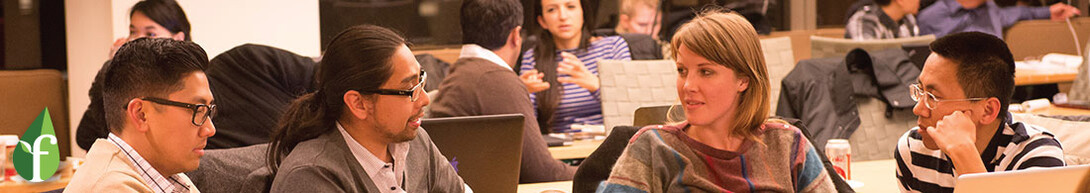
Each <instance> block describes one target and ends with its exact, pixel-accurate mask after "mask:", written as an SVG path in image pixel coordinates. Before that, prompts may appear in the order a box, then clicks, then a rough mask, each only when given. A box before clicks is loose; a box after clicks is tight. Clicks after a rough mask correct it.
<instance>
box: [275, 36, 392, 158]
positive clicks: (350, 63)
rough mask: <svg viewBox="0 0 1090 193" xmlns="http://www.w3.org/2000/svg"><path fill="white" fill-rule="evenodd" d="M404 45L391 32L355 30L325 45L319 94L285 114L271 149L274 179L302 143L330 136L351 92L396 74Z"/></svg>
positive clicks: (372, 86) (297, 102)
mask: <svg viewBox="0 0 1090 193" xmlns="http://www.w3.org/2000/svg"><path fill="white" fill-rule="evenodd" d="M404 46H405V39H404V38H401V36H400V35H398V34H397V33H395V32H393V31H390V30H389V29H386V28H382V27H378V26H373V25H359V26H353V27H350V28H348V29H345V30H344V31H341V33H340V34H337V36H336V37H334V38H333V40H332V41H330V42H329V44H328V45H327V46H326V50H325V52H324V54H323V55H322V61H321V62H319V64H318V69H317V73H316V74H315V76H314V77H315V78H314V80H315V85H316V89H315V90H317V91H315V92H314V93H309V94H306V95H303V96H301V97H299V99H296V100H295V101H293V102H292V103H291V106H290V107H289V108H288V109H287V111H285V112H284V115H283V116H282V117H281V118H280V122H279V123H277V126H276V130H274V132H273V135H272V138H271V142H270V143H269V149H268V151H267V159H268V166H269V169H270V171H272V174H273V175H276V172H277V169H278V168H279V167H280V164H281V163H282V162H283V161H284V158H286V157H287V155H288V154H289V153H291V151H292V149H295V146H297V145H299V143H302V142H303V141H306V140H310V139H314V138H317V137H318V136H321V135H324V134H328V133H331V132H336V131H333V130H334V128H335V127H336V124H335V123H336V121H337V119H339V118H340V116H341V115H342V114H343V113H344V109H345V103H344V94H345V93H347V92H348V91H350V90H357V91H359V90H374V89H378V88H379V86H382V84H383V83H385V82H386V80H387V79H389V78H390V76H392V73H393V65H391V64H390V58H392V57H393V55H394V53H395V52H396V51H397V49H399V48H401V47H404Z"/></svg>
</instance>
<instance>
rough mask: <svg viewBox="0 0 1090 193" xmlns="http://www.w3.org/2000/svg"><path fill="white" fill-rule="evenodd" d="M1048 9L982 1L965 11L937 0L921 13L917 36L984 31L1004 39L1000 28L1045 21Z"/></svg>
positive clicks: (953, 0) (952, 0) (948, 1)
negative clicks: (1023, 22) (1008, 5)
mask: <svg viewBox="0 0 1090 193" xmlns="http://www.w3.org/2000/svg"><path fill="white" fill-rule="evenodd" d="M1049 17H1051V14H1050V13H1049V11H1048V7H1025V6H1010V7H1004V8H1000V7H999V6H998V5H996V4H995V2H993V1H985V2H984V4H981V5H980V6H979V7H977V8H975V9H965V8H964V7H962V6H961V4H960V3H958V2H957V0H939V2H935V4H933V5H931V6H929V7H927V8H926V9H923V10H921V11H920V16H919V18H918V19H919V24H920V35H927V34H935V36H936V37H942V36H945V35H947V34H952V33H958V32H969V31H976V32H983V33H987V34H991V35H994V36H996V37H999V38H1000V39H1002V38H1003V28H1006V27H1010V26H1011V25H1014V23H1017V22H1018V21H1021V20H1031V19H1048V18H1049Z"/></svg>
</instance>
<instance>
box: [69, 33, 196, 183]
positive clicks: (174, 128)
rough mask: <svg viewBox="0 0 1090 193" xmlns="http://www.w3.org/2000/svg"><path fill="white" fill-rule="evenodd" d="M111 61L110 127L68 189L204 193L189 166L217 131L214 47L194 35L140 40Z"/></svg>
mask: <svg viewBox="0 0 1090 193" xmlns="http://www.w3.org/2000/svg"><path fill="white" fill-rule="evenodd" d="M109 66H110V69H106V72H105V78H104V81H105V82H104V84H103V86H104V87H103V96H104V97H103V98H104V100H103V102H104V107H106V108H105V113H106V121H107V122H108V123H109V124H108V125H109V126H110V127H109V130H110V134H109V136H108V137H107V138H105V139H98V140H96V141H95V143H94V145H92V146H91V149H90V150H89V151H88V152H87V157H86V162H85V163H84V165H83V166H81V167H80V168H79V170H77V171H76V173H75V174H74V175H73V176H72V180H71V182H69V183H68V187H66V188H65V192H157V193H158V192H200V191H198V190H197V189H196V187H194V186H193V183H192V182H191V181H190V180H189V178H188V177H186V175H185V174H183V173H182V172H186V171H192V170H195V169H197V166H198V165H200V158H201V156H203V155H204V146H205V144H206V142H207V139H208V137H211V136H212V135H215V133H216V127H215V126H213V124H212V117H213V116H215V114H216V105H215V103H214V102H215V101H214V98H213V97H212V91H211V90H209V86H208V78H207V77H206V76H205V74H204V69H205V67H206V66H208V56H207V54H206V53H205V52H204V50H203V49H202V48H201V47H200V46H198V45H197V44H194V43H192V42H184V41H176V40H170V39H138V40H135V41H132V42H129V43H126V44H125V45H124V46H122V47H121V48H120V49H119V50H118V51H117V54H116V55H115V56H114V58H113V60H111V64H110V65H109Z"/></svg>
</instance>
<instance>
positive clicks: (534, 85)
mask: <svg viewBox="0 0 1090 193" xmlns="http://www.w3.org/2000/svg"><path fill="white" fill-rule="evenodd" d="M543 76H545V73H541V72H538V71H537V70H528V71H526V73H523V74H522V75H519V80H522V84H524V85H526V91H528V92H530V93H536V92H540V91H543V90H545V89H549V83H548V82H545V81H542V80H541V77H543Z"/></svg>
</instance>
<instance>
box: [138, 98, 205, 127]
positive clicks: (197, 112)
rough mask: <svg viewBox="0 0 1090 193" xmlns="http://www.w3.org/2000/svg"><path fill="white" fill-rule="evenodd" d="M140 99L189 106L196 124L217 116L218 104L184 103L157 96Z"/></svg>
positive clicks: (199, 124)
mask: <svg viewBox="0 0 1090 193" xmlns="http://www.w3.org/2000/svg"><path fill="white" fill-rule="evenodd" d="M140 99H141V100H146V101H151V102H153V103H159V104H163V105H170V106H176V107H182V108H187V109H189V110H192V111H193V120H192V121H193V125H196V126H201V125H204V122H205V121H207V120H208V119H210V118H212V117H215V116H216V105H205V104H189V103H183V102H178V101H172V100H167V99H161V98H155V97H144V98H140Z"/></svg>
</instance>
